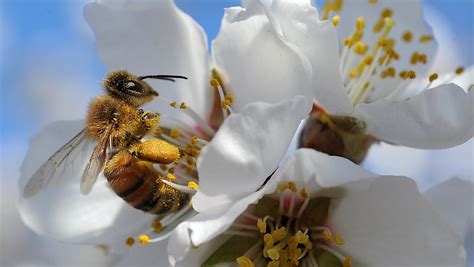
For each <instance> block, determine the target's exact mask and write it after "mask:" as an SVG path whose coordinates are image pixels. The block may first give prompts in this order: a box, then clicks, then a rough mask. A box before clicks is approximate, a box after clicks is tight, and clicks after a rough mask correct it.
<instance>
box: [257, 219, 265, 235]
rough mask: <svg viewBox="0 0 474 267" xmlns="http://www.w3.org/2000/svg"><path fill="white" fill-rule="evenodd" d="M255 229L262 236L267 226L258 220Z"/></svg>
mask: <svg viewBox="0 0 474 267" xmlns="http://www.w3.org/2000/svg"><path fill="white" fill-rule="evenodd" d="M257 227H258V230H260V233H262V234H264V233H265V232H266V231H267V224H266V223H265V222H264V221H263V220H262V219H260V218H259V219H258V220H257Z"/></svg>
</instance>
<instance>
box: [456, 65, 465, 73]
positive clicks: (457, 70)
mask: <svg viewBox="0 0 474 267" xmlns="http://www.w3.org/2000/svg"><path fill="white" fill-rule="evenodd" d="M463 72H464V67H458V68H456V74H457V75H461V74H462V73H463Z"/></svg>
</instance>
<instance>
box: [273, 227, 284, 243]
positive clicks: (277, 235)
mask: <svg viewBox="0 0 474 267" xmlns="http://www.w3.org/2000/svg"><path fill="white" fill-rule="evenodd" d="M286 234H287V232H286V228H285V227H280V228H278V229H277V230H275V231H273V233H272V238H273V241H274V242H278V241H280V240H282V239H283V238H284V237H285V236H286Z"/></svg>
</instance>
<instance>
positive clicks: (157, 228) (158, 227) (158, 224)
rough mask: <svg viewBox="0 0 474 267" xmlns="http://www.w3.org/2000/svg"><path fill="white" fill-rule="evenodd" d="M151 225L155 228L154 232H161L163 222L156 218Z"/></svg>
mask: <svg viewBox="0 0 474 267" xmlns="http://www.w3.org/2000/svg"><path fill="white" fill-rule="evenodd" d="M151 227H152V228H153V232H155V233H159V232H161V230H162V229H163V225H162V224H161V222H160V220H155V221H154V222H153V223H152V225H151Z"/></svg>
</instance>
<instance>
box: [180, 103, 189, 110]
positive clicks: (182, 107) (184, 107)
mask: <svg viewBox="0 0 474 267" xmlns="http://www.w3.org/2000/svg"><path fill="white" fill-rule="evenodd" d="M179 108H180V109H187V108H188V106H187V105H186V103H184V102H181V104H180V105H179Z"/></svg>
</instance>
